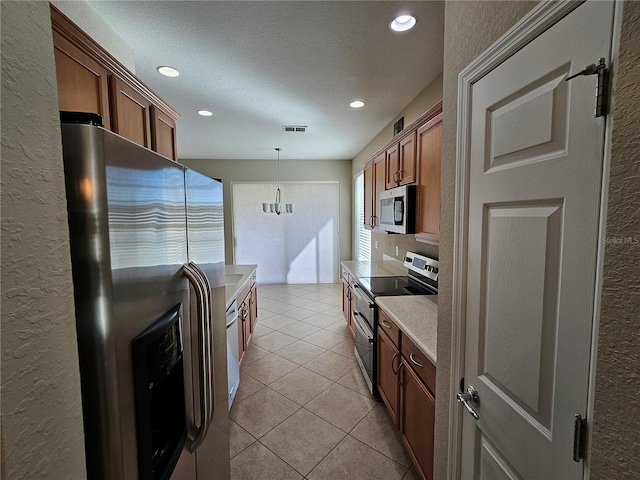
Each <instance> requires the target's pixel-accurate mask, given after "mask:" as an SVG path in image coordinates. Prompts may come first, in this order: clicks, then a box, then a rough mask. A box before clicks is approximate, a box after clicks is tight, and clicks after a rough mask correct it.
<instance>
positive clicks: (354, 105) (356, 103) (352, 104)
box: [349, 100, 364, 108]
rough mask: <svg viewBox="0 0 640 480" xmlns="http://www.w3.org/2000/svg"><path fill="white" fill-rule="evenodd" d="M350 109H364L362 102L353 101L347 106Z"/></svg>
mask: <svg viewBox="0 0 640 480" xmlns="http://www.w3.org/2000/svg"><path fill="white" fill-rule="evenodd" d="M349 106H350V107H351V108H362V107H364V102H363V101H362V100H354V101H353V102H351V103H350V104H349Z"/></svg>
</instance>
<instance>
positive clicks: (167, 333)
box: [132, 305, 187, 480]
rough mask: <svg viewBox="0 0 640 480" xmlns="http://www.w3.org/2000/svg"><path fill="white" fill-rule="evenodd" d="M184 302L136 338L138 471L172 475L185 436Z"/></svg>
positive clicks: (160, 479) (146, 478)
mask: <svg viewBox="0 0 640 480" xmlns="http://www.w3.org/2000/svg"><path fill="white" fill-rule="evenodd" d="M182 348H183V346H182V338H181V332H180V306H179V305H178V306H176V307H175V308H173V309H172V310H171V311H170V312H169V313H167V314H166V315H164V316H163V317H162V318H160V319H159V320H157V321H156V322H154V323H153V324H152V325H150V326H149V327H148V328H147V329H145V330H144V331H143V332H142V333H140V334H139V335H138V336H136V337H135V338H134V339H133V341H132V355H133V365H134V384H135V385H134V388H135V401H136V432H137V442H138V474H139V478H140V479H141V480H164V479H168V478H169V477H170V476H171V473H172V472H173V469H174V468H175V465H176V463H177V461H178V458H179V457H180V453H181V452H182V448H183V447H184V444H185V441H186V437H187V425H186V414H185V398H184V370H183V363H184V360H183V350H182Z"/></svg>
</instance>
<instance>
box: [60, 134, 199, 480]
mask: <svg viewBox="0 0 640 480" xmlns="http://www.w3.org/2000/svg"><path fill="white" fill-rule="evenodd" d="M62 136H63V150H64V163H65V177H66V189H67V204H68V214H69V226H70V234H71V239H70V240H71V257H72V266H73V282H74V296H75V309H76V324H77V335H78V349H79V357H80V373H81V381H82V402H83V415H84V423H85V448H86V456H87V471H88V477H89V478H92V479H105V480H106V479H113V478H118V479H136V478H138V463H137V443H136V428H135V425H136V418H135V398H134V376H133V371H134V368H133V364H132V344H131V341H132V339H133V338H134V337H136V336H137V335H138V334H139V333H140V332H142V331H144V330H145V329H146V328H147V327H148V326H149V325H151V324H152V323H153V322H155V321H156V320H158V319H160V318H162V317H163V316H164V315H165V314H166V313H167V312H169V311H170V310H171V309H172V308H174V307H177V308H178V309H179V311H180V315H181V317H182V321H183V323H189V314H190V311H189V308H187V306H188V305H189V288H188V282H187V279H186V278H185V277H184V276H183V275H182V266H183V264H184V263H186V262H187V260H188V258H187V238H186V215H185V206H184V198H185V191H184V167H181V166H180V165H178V164H176V163H174V162H171V161H169V160H167V159H166V158H164V157H161V156H159V155H157V154H155V153H153V152H151V151H150V150H147V149H145V148H142V147H139V146H138V145H135V144H134V143H132V142H130V141H128V140H126V139H124V138H122V137H120V136H118V135H116V134H113V133H111V132H109V131H107V130H104V129H102V128H99V127H93V126H88V125H74V124H63V125H62ZM185 346H186V344H185ZM185 380H186V379H185Z"/></svg>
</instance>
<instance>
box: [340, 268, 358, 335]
mask: <svg viewBox="0 0 640 480" xmlns="http://www.w3.org/2000/svg"><path fill="white" fill-rule="evenodd" d="M352 282H353V280H352V277H351V275H349V274H348V273H345V274H344V275H343V277H342V316H343V317H344V321H345V322H346V324H347V326H348V327H349V329H350V330H351V334H352V335H355V334H356V331H355V325H354V323H353V322H354V321H353V314H352V311H353V302H352V297H353V289H352V287H351V285H352Z"/></svg>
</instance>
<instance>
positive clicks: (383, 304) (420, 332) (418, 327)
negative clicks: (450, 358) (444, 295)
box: [376, 295, 438, 367]
mask: <svg viewBox="0 0 640 480" xmlns="http://www.w3.org/2000/svg"><path fill="white" fill-rule="evenodd" d="M376 303H377V304H378V305H379V306H380V308H382V309H383V310H384V311H385V313H386V314H387V315H389V317H390V318H391V320H393V321H394V322H395V323H396V325H398V327H399V328H400V330H402V334H403V335H406V336H407V337H409V339H410V340H411V341H412V342H413V343H415V344H416V346H417V347H418V348H419V349H420V350H422V352H423V353H424V354H425V355H426V356H427V358H429V360H430V361H431V363H433V365H435V366H436V367H437V364H436V353H437V349H436V347H437V327H438V296H437V295H405V296H401V297H376Z"/></svg>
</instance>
